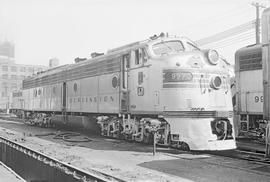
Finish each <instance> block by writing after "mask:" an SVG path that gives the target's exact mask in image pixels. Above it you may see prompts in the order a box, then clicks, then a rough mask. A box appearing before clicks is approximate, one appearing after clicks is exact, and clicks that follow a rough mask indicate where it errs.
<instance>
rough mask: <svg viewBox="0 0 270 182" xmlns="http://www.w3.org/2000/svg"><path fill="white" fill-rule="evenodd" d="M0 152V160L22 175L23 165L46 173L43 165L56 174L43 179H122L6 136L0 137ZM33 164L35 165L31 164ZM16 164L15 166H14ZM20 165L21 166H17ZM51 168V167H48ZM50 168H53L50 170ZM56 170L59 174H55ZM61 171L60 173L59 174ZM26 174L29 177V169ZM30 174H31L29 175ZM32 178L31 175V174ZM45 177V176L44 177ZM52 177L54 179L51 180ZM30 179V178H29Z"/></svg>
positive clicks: (98, 180)
mask: <svg viewBox="0 0 270 182" xmlns="http://www.w3.org/2000/svg"><path fill="white" fill-rule="evenodd" d="M0 153H1V154H2V155H1V156H0V160H1V161H3V162H4V163H5V164H6V165H7V166H9V167H11V168H12V169H13V170H14V171H15V172H17V171H16V169H17V168H18V169H19V172H18V174H19V175H21V176H22V177H24V174H20V172H21V173H22V171H23V170H22V169H20V168H22V167H23V166H24V167H26V168H30V169H31V168H32V169H33V170H34V169H37V168H39V169H40V170H41V171H40V173H41V174H42V173H46V171H44V169H43V168H42V166H45V170H46V169H47V170H48V173H49V174H51V175H56V177H55V176H49V177H47V178H50V180H48V179H47V180H45V181H57V179H58V180H59V178H58V177H59V176H63V178H64V179H68V180H64V181H69V182H71V181H72V182H73V181H82V182H90V181H91V182H92V181H93V182H105V181H117V182H123V180H121V179H118V178H116V177H113V176H110V175H108V174H104V173H101V172H98V171H94V170H91V172H89V171H84V170H82V169H79V168H77V167H74V166H72V165H69V164H67V163H64V162H61V161H59V160H57V159H55V158H52V157H49V156H47V155H45V154H42V153H40V152H38V151H35V150H33V149H29V148H27V147H25V146H22V145H20V144H18V143H16V142H13V141H10V140H8V139H7V138H4V137H0ZM24 156H25V158H26V159H25V160H26V161H28V163H27V164H22V161H23V160H24ZM16 160H18V161H16ZM31 164H32V165H35V166H31ZM14 165H17V166H14ZM18 165H21V166H18ZM50 168H51V169H50ZM52 169H53V170H54V171H53V172H52ZM56 172H58V173H59V174H56ZM60 173H61V174H60ZM26 176H27V177H28V178H29V171H28V174H26ZM30 176H31V175H30ZM31 177H32V178H33V176H31ZM34 178H38V179H39V180H40V178H42V180H43V181H44V179H43V178H44V175H43V177H39V176H36V177H34ZM45 178H46V177H45ZM52 179H54V180H52ZM30 181H31V180H30Z"/></svg>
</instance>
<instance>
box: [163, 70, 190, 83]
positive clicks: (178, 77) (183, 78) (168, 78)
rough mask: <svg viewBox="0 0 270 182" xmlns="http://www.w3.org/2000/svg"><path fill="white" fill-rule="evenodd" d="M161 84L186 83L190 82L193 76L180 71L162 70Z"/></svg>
mask: <svg viewBox="0 0 270 182" xmlns="http://www.w3.org/2000/svg"><path fill="white" fill-rule="evenodd" d="M163 72H164V75H163V82H164V83H170V82H188V81H192V79H193V75H192V73H191V72H187V71H180V70H164V71H163Z"/></svg>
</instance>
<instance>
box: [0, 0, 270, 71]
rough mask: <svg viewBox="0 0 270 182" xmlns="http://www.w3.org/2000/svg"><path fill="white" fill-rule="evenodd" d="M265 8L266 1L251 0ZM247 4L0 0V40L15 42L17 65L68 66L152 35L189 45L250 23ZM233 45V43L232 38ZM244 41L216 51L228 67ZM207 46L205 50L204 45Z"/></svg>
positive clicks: (252, 10)
mask: <svg viewBox="0 0 270 182" xmlns="http://www.w3.org/2000/svg"><path fill="white" fill-rule="evenodd" d="M256 2H259V3H262V4H264V5H266V6H268V5H270V1H267V0H257V1H256ZM251 3H252V1H250V0H237V1H236V0H226V1H218V0H0V40H9V41H12V42H14V43H15V60H16V63H18V64H33V65H44V66H48V64H49V59H51V58H54V57H56V58H58V59H59V60H60V64H61V65H62V64H70V63H73V62H74V59H75V58H76V57H81V58H84V57H86V58H90V54H91V53H92V52H106V51H107V50H108V49H111V48H115V47H118V46H122V45H125V44H128V43H131V42H135V41H140V40H145V39H147V38H149V37H150V36H152V35H154V34H159V33H160V32H168V33H169V34H170V35H179V36H185V37H188V38H190V39H192V40H194V41H196V40H199V39H202V38H205V37H208V36H211V35H214V34H216V33H219V32H223V31H225V30H227V29H230V28H232V27H235V26H238V25H241V24H243V23H246V22H248V21H251V20H252V19H255V8H254V7H253V6H252V5H251ZM234 41H236V42H237V39H235V40H234ZM253 43H255V34H254V39H248V40H244V41H241V42H239V43H233V44H229V45H227V46H224V47H219V48H218V51H219V52H220V54H222V55H223V56H224V57H225V58H226V59H227V60H228V61H229V62H230V63H231V64H234V53H235V51H236V50H237V49H239V48H240V47H243V46H246V45H249V44H253ZM209 48H211V47H209Z"/></svg>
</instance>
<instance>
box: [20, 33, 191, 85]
mask: <svg viewBox="0 0 270 182" xmlns="http://www.w3.org/2000/svg"><path fill="white" fill-rule="evenodd" d="M173 38H174V39H184V40H188V39H186V38H183V37H181V38H180V37H158V38H156V39H154V40H151V39H147V40H144V41H139V42H134V43H131V44H127V45H125V46H121V47H118V48H114V49H111V50H109V51H108V52H107V54H105V55H101V56H97V57H94V58H91V59H87V60H84V61H81V62H78V63H73V64H66V65H62V66H59V67H56V68H52V69H49V70H46V71H44V72H41V73H39V74H36V75H33V76H32V77H28V78H26V79H25V80H24V81H23V88H26V87H27V88H28V87H30V85H31V87H33V86H34V85H35V86H37V83H39V85H42V83H45V81H44V80H46V84H52V83H57V82H60V81H63V79H65V78H66V77H67V76H68V77H70V79H68V80H71V79H76V78H75V77H77V78H78V77H79V76H78V75H79V73H77V72H83V71H85V74H84V76H85V75H86V74H87V73H86V71H92V73H88V76H89V74H91V75H93V74H94V72H95V73H96V72H97V70H95V71H93V68H92V69H91V68H90V67H91V66H92V65H93V67H95V66H96V67H97V69H98V68H100V70H98V71H104V69H106V66H104V65H101V64H102V63H103V61H105V62H106V63H105V64H107V65H110V66H111V65H112V66H113V68H112V69H114V71H117V70H118V67H119V65H116V62H117V61H115V60H113V58H117V57H119V55H120V54H125V53H128V52H129V51H130V50H132V49H136V48H139V47H143V46H146V45H147V44H149V43H151V44H154V43H156V42H160V41H161V40H164V39H165V40H166V39H173ZM188 41H189V40H188ZM101 62H102V63H101ZM102 66H103V67H105V68H102V69H103V70H101V67H102ZM117 66H118V67H117ZM87 67H88V68H87ZM116 67H117V68H116ZM86 68H87V69H86ZM108 70H109V69H107V71H108ZM110 71H111V70H110ZM104 73H107V72H104ZM71 75H72V76H74V77H72V76H71ZM81 75H82V74H81ZM81 77H83V76H81ZM81 77H80V78H81ZM26 85H28V86H26Z"/></svg>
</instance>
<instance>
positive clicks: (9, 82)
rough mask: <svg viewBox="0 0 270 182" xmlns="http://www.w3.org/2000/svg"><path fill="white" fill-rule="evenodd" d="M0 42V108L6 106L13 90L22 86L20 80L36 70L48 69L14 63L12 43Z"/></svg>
mask: <svg viewBox="0 0 270 182" xmlns="http://www.w3.org/2000/svg"><path fill="white" fill-rule="evenodd" d="M2 44H3V43H1V42H0V109H6V108H7V106H8V97H9V94H10V93H11V92H12V91H13V90H18V89H20V88H21V87H22V80H23V79H24V78H26V77H27V76H31V75H33V74H35V73H37V72H40V71H44V70H46V69H48V67H46V66H37V65H23V64H16V63H15V59H14V45H13V44H12V43H8V42H5V44H4V45H3V46H2Z"/></svg>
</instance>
